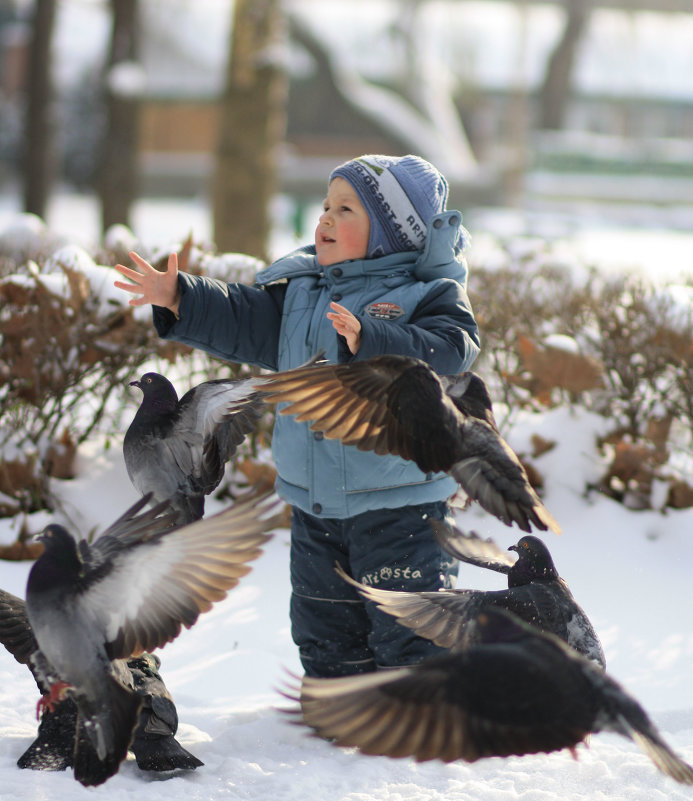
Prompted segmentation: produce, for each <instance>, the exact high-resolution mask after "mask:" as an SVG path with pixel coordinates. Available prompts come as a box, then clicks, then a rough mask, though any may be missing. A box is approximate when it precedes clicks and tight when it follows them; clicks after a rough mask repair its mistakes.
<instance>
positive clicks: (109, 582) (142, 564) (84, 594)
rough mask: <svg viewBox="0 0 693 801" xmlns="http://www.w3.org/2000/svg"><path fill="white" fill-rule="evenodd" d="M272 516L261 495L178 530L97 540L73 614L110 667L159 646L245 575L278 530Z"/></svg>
mask: <svg viewBox="0 0 693 801" xmlns="http://www.w3.org/2000/svg"><path fill="white" fill-rule="evenodd" d="M272 512H276V500H272V499H271V495H270V493H266V494H264V495H262V496H258V497H256V498H254V499H251V500H247V501H243V502H240V503H237V504H236V505H235V506H233V507H231V508H230V509H227V510H226V511H223V512H220V513H219V514H216V515H213V516H211V517H208V518H205V519H203V520H199V521H196V522H194V523H191V524H189V525H186V526H183V527H181V528H176V529H171V530H168V531H164V532H160V531H157V532H156V533H154V534H152V535H149V534H147V532H146V531H144V532H143V531H139V532H138V533H136V534H132V533H130V532H127V531H125V532H123V531H121V533H120V534H119V536H118V537H117V538H114V537H107V536H106V535H103V536H102V537H100V538H99V539H98V540H96V542H95V543H94V545H93V546H92V547H91V549H90V551H89V553H88V554H86V558H85V576H84V579H83V581H82V584H81V591H80V592H79V594H78V597H77V598H76V603H77V605H78V609H77V610H76V614H77V615H84V616H85V618H86V619H87V620H91V621H92V623H93V624H94V625H95V626H96V627H97V628H98V630H100V631H101V633H102V636H103V638H104V641H105V642H106V644H107V645H106V650H107V653H108V655H109V657H110V658H111V659H118V658H127V657H129V656H131V655H133V654H135V655H136V654H139V653H141V652H142V651H151V650H152V649H154V648H156V647H159V646H162V645H164V644H165V643H166V642H169V641H170V640H173V639H174V638H175V637H177V636H178V634H179V633H180V630H181V625H184V626H186V627H190V626H192V625H193V623H195V621H196V620H197V618H198V616H199V614H200V613H201V612H206V611H207V610H208V609H210V607H211V605H212V604H213V603H214V602H215V601H219V600H221V599H223V598H225V597H226V594H227V592H228V591H229V590H230V589H232V588H233V587H234V586H236V584H237V583H238V581H239V579H240V578H241V577H242V576H244V575H246V574H247V573H248V572H250V570H251V568H250V566H249V565H248V562H250V561H252V560H253V559H256V558H257V557H258V556H259V555H260V554H261V552H262V551H261V548H262V546H263V545H264V544H265V543H266V542H267V541H268V540H269V539H270V537H271V534H269V533H268V531H269V530H270V529H272V528H274V527H277V526H278V525H280V522H281V519H280V517H279V516H278V515H276V514H274V515H272ZM92 552H94V555H93V556H92V555H91V554H92Z"/></svg>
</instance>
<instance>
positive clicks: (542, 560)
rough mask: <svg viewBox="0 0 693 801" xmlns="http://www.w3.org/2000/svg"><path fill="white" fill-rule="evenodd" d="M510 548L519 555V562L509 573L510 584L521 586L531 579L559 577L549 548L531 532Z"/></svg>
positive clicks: (549, 579) (545, 579)
mask: <svg viewBox="0 0 693 801" xmlns="http://www.w3.org/2000/svg"><path fill="white" fill-rule="evenodd" d="M508 550H509V551H515V553H517V555H518V560H517V562H515V564H514V565H513V566H512V567H511V568H510V572H509V574H508V581H509V586H511V587H519V586H521V585H522V584H528V583H529V582H530V581H537V580H540V581H541V580H544V581H552V580H554V579H557V578H558V573H557V571H556V567H555V566H554V563H553V559H552V558H551V554H550V553H549V549H548V548H547V547H546V545H544V543H543V542H542V541H541V540H540V539H539V538H538V537H534V536H532V535H531V534H528V535H527V536H525V537H521V538H520V540H519V541H518V542H517V543H516V544H515V545H511V546H510V547H509V548H508Z"/></svg>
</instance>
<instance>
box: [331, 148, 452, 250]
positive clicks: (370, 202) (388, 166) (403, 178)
mask: <svg viewBox="0 0 693 801" xmlns="http://www.w3.org/2000/svg"><path fill="white" fill-rule="evenodd" d="M337 177H340V178H345V179H346V180H347V181H348V182H349V183H350V184H351V185H352V186H353V188H354V190H355V191H356V194H357V195H358V196H359V200H360V201H361V203H363V205H364V207H365V209H366V212H367V213H368V216H369V218H370V223H371V228H370V236H369V239H368V251H367V253H366V258H369V259H371V258H374V257H377V256H386V255H388V254H389V253H398V252H401V251H403V250H423V248H424V245H425V244H426V232H427V226H428V224H429V222H430V220H431V217H433V216H434V215H435V214H438V213H440V212H441V211H445V203H446V201H447V199H448V182H447V181H446V180H445V178H444V177H443V176H442V175H441V173H439V172H438V170H437V169H436V168H435V167H434V166H433V165H432V164H429V162H428V161H425V160H424V159H422V158H419V157H418V156H401V157H397V156H376V155H367V156H360V157H359V158H357V159H353V160H352V161H347V162H345V163H344V164H341V165H340V166H339V167H337V168H336V169H334V170H333V171H332V173H331V175H330V178H329V181H328V183H329V182H330V181H332V179H333V178H337Z"/></svg>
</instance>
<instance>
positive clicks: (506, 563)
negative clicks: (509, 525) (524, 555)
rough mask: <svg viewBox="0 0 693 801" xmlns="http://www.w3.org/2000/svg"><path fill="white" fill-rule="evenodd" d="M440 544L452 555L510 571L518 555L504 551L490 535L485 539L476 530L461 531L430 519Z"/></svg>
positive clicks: (470, 561)
mask: <svg viewBox="0 0 693 801" xmlns="http://www.w3.org/2000/svg"><path fill="white" fill-rule="evenodd" d="M429 522H430V525H431V528H432V529H433V536H434V537H435V539H436V541H437V543H438V545H440V547H441V548H442V549H443V550H444V551H445V552H446V553H449V554H450V556H454V557H455V559H459V560H460V561H462V562H466V563H467V564H470V565H476V566H477V567H484V568H486V569H487V570H495V571H496V572H497V573H506V574H507V573H509V572H510V568H511V567H512V566H513V565H514V564H515V562H516V560H517V557H516V556H514V555H512V554H510V553H508V551H504V550H502V549H501V548H499V547H498V545H496V543H495V542H494V541H493V540H492V539H491V538H490V537H489V538H488V539H483V538H482V537H480V536H479V535H478V534H477V533H476V532H475V531H469V532H465V531H460V529H458V528H457V527H456V526H450V525H448V524H447V523H444V522H443V521H442V520H433V519H431V520H430V521H429Z"/></svg>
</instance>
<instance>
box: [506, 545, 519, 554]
mask: <svg viewBox="0 0 693 801" xmlns="http://www.w3.org/2000/svg"><path fill="white" fill-rule="evenodd" d="M508 550H509V551H515V553H520V552H519V551H518V550H517V545H508Z"/></svg>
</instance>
